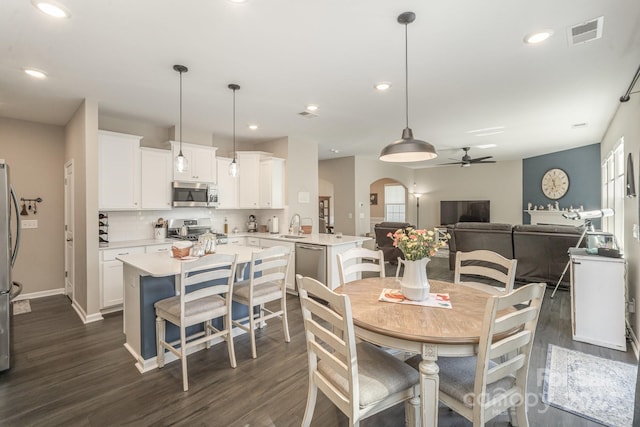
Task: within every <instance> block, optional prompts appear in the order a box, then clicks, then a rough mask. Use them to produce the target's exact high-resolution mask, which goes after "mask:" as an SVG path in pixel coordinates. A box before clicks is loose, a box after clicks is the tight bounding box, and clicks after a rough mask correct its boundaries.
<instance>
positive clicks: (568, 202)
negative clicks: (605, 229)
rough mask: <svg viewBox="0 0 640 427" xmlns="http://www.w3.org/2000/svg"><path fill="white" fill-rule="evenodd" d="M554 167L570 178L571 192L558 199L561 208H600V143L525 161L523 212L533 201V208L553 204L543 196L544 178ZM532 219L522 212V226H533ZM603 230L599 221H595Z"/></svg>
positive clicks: (594, 223) (523, 171) (523, 168)
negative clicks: (542, 184) (531, 224)
mask: <svg viewBox="0 0 640 427" xmlns="http://www.w3.org/2000/svg"><path fill="white" fill-rule="evenodd" d="M551 168H560V169H562V170H564V171H565V172H566V173H567V175H568V176H569V191H567V194H565V195H564V196H563V197H562V198H560V199H558V202H559V204H560V209H564V208H569V207H570V206H573V207H574V208H579V207H580V206H583V207H584V210H587V211H588V210H593V209H600V201H601V199H600V193H601V191H600V144H592V145H586V146H584V147H579V148H573V149H571V150H565V151H558V152H556V153H551V154H545V155H542V156H536V157H530V158H528V159H523V160H522V209H523V211H524V210H526V209H527V204H528V203H529V202H531V203H532V204H533V205H534V206H538V205H543V206H545V209H546V206H547V204H549V203H551V204H554V203H555V200H551V199H548V198H547V197H545V195H544V194H543V193H542V186H541V183H542V176H543V175H544V174H545V172H546V171H548V170H549V169H551ZM530 220H531V218H530V217H529V214H527V213H526V212H523V213H522V223H523V224H530V223H531V221H530ZM593 225H594V227H596V228H600V220H599V219H596V220H594V221H593Z"/></svg>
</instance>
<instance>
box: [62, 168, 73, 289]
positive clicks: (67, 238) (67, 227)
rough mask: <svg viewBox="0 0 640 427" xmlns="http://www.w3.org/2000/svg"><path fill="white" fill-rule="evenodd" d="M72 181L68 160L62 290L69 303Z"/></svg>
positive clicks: (71, 259)
mask: <svg viewBox="0 0 640 427" xmlns="http://www.w3.org/2000/svg"><path fill="white" fill-rule="evenodd" d="M73 179H74V177H73V160H70V161H69V162H67V163H66V164H65V165H64V238H65V246H64V247H65V251H64V288H65V293H66V294H67V297H69V299H70V300H71V301H73V291H74V274H73V273H74V250H73V249H74V246H73V245H74V244H73V229H74V228H73V212H74V200H73V187H74V180H73Z"/></svg>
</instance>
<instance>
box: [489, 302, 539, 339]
mask: <svg viewBox="0 0 640 427" xmlns="http://www.w3.org/2000/svg"><path fill="white" fill-rule="evenodd" d="M537 315H538V314H537V309H536V308H535V307H527V308H523V309H522V310H518V311H516V312H514V313H509V314H506V315H504V316H501V317H499V318H497V319H496V321H495V325H494V328H493V333H494V334H501V333H503V332H506V331H508V330H510V329H513V328H517V327H518V326H521V325H524V324H525V323H526V322H528V321H530V320H533V319H535V318H536V316H537Z"/></svg>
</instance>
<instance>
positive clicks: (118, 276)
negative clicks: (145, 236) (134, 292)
mask: <svg viewBox="0 0 640 427" xmlns="http://www.w3.org/2000/svg"><path fill="white" fill-rule="evenodd" d="M144 252H145V248H144V246H138V247H131V248H119V249H105V250H103V251H102V258H101V260H100V265H99V270H100V283H99V285H100V308H101V309H104V308H110V307H114V306H117V305H120V304H122V297H123V292H124V289H123V279H122V262H120V261H118V260H117V259H116V257H117V256H120V255H128V254H143V253H144Z"/></svg>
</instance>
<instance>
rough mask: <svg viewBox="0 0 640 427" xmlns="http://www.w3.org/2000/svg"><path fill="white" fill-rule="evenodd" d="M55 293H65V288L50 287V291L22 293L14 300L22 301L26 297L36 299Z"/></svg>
mask: <svg viewBox="0 0 640 427" xmlns="http://www.w3.org/2000/svg"><path fill="white" fill-rule="evenodd" d="M53 295H64V288H57V289H49V290H48V291H40V292H31V293H28V294H20V295H18V296H17V297H15V298H14V299H13V301H20V300H25V299H35V298H44V297H50V296H53Z"/></svg>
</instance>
